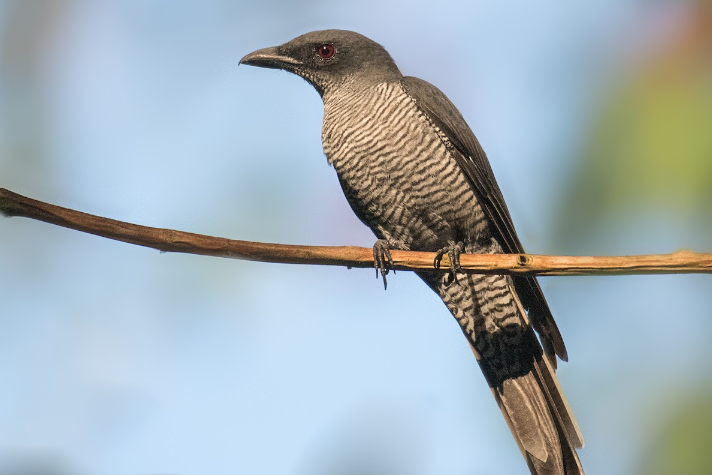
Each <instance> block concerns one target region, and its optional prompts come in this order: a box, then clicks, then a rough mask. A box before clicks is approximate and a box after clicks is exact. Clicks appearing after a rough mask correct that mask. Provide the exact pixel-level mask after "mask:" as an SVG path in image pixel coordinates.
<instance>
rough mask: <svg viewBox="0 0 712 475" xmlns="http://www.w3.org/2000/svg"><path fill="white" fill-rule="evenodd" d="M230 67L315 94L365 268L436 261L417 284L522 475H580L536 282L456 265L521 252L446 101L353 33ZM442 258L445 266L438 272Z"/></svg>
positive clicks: (308, 40)
mask: <svg viewBox="0 0 712 475" xmlns="http://www.w3.org/2000/svg"><path fill="white" fill-rule="evenodd" d="M240 63H241V64H249V65H252V66H260V67H264V68H274V69H283V70H286V71H289V72H292V73H294V74H296V75H298V76H301V77H302V78H304V79H305V80H306V81H307V82H309V83H310V84H311V85H312V86H314V88H316V90H317V91H318V92H319V94H320V95H321V98H322V99H323V101H324V123H323V128H322V143H323V147H324V153H325V155H326V158H327V160H328V162H329V163H330V164H331V165H332V166H333V167H334V169H335V170H336V174H337V176H338V178H339V182H340V183H341V187H342V189H343V191H344V194H345V195H346V199H347V200H348V202H349V204H350V205H351V208H352V209H353V211H354V212H355V213H356V215H357V216H358V217H359V219H361V221H363V222H364V223H365V224H366V225H367V226H368V227H369V228H371V230H372V231H373V232H374V233H375V234H376V236H377V238H378V240H377V241H376V244H375V245H374V247H373V249H374V263H375V265H376V270H377V272H378V270H379V269H380V271H381V274H382V276H383V280H384V285H385V279H386V274H387V273H388V270H389V269H391V268H393V263H392V261H391V258H390V251H389V250H390V249H401V250H413V251H431V252H437V253H438V254H437V255H438V259H436V261H435V263H434V264H435V265H434V268H433V270H430V271H419V272H417V274H418V276H420V278H421V279H422V280H423V281H425V283H426V284H427V285H428V286H429V287H430V288H431V289H433V290H434V291H435V292H436V293H437V294H438V295H439V296H440V298H441V299H442V300H443V302H444V303H445V305H446V306H447V308H448V309H449V310H450V312H451V313H452V314H453V316H454V317H455V319H456V320H457V322H458V323H459V324H460V326H461V328H462V331H463V333H464V334H465V336H466V337H467V339H468V341H469V343H470V346H471V348H472V351H473V353H474V354H475V357H476V358H477V361H478V362H479V365H480V368H481V369H482V372H483V373H484V375H485V378H486V380H487V382H488V384H489V386H490V388H491V390H492V393H493V394H494V397H495V399H496V401H497V404H498V405H499V407H500V409H501V411H502V414H503V415H504V418H505V420H506V421H507V424H508V425H509V428H510V429H511V431H512V434H513V435H514V438H515V439H516V441H517V444H518V445H519V448H520V450H521V451H522V454H523V455H524V458H525V459H526V462H527V465H528V466H529V469H530V471H531V473H533V474H538V475H542V474H551V475H554V474H567V475H570V474H582V473H583V469H582V468H581V463H580V461H579V458H578V455H577V453H576V448H580V447H583V437H582V435H581V431H580V430H579V428H578V425H577V423H576V420H575V419H574V416H573V414H572V412H571V409H570V408H569V405H568V402H567V401H566V398H565V396H564V394H563V392H562V390H561V388H560V386H559V383H558V381H557V379H556V375H555V369H556V357H557V356H558V357H559V358H560V359H562V360H563V361H566V360H567V354H566V347H565V346H564V342H563V339H562V338H561V334H560V333H559V329H558V328H557V326H556V323H555V322H554V318H553V317H552V315H551V312H550V310H549V307H548V305H547V303H546V300H545V299H544V295H543V293H542V291H541V288H540V287H539V284H538V282H537V280H536V278H534V277H510V276H500V275H477V274H468V273H464V272H462V271H461V269H460V267H459V255H460V253H461V252H465V253H523V252H524V249H523V248H522V244H521V243H520V242H519V238H518V237H517V233H516V232H515V230H514V225H513V224H512V219H511V217H510V215H509V211H508V210H507V206H506V204H505V202H504V198H503V197H502V193H501V191H500V190H499V187H498V186H497V182H496V181H495V178H494V175H493V173H492V169H491V168H490V165H489V162H488V161H487V157H486V155H485V153H484V151H483V150H482V147H481V146H480V144H479V142H478V141H477V139H476V138H475V135H474V134H473V133H472V131H471V130H470V128H469V127H468V125H467V123H466V122H465V120H464V119H463V117H462V115H461V114H460V112H459V111H458V110H457V109H456V108H455V106H454V105H453V104H452V102H450V100H449V99H448V98H447V97H446V96H445V94H443V93H442V92H441V91H440V90H439V89H437V88H436V87H435V86H433V85H431V84H429V83H428V82H426V81H423V80H422V79H418V78H414V77H408V76H403V74H401V72H400V71H399V70H398V67H397V66H396V64H395V62H394V61H393V59H392V58H391V56H390V55H389V54H388V52H387V51H386V50H385V49H384V48H383V47H382V46H381V45H379V44H378V43H376V42H374V41H372V40H370V39H368V38H366V37H365V36H362V35H360V34H358V33H354V32H351V31H343V30H325V31H315V32H312V33H307V34H305V35H302V36H299V37H297V38H295V39H293V40H291V41H289V42H287V43H285V44H283V45H281V46H276V47H272V48H265V49H261V50H259V51H255V52H254V53H250V54H248V55H247V56H245V57H244V58H242V60H241V61H240ZM445 254H447V255H448V257H449V260H450V262H451V268H450V269H449V270H444V269H443V270H440V269H439V264H440V260H441V258H442V257H443V256H444V255H445ZM534 330H536V331H537V333H538V334H539V338H537V337H536V335H535V334H534Z"/></svg>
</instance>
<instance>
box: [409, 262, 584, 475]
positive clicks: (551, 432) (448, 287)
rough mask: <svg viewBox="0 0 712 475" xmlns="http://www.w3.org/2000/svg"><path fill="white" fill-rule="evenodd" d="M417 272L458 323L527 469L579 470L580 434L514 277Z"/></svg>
mask: <svg viewBox="0 0 712 475" xmlns="http://www.w3.org/2000/svg"><path fill="white" fill-rule="evenodd" d="M418 275H419V276H420V277H421V278H422V279H423V280H424V281H425V282H426V283H427V284H428V285H429V286H430V287H431V288H432V289H433V290H435V291H436V292H438V293H439V294H440V296H441V298H442V299H443V301H444V302H445V304H446V305H447V306H448V308H449V309H450V311H451V312H452V314H453V316H455V319H456V320H457V321H458V322H459V323H460V325H461V327H462V330H463V332H464V333H465V335H466V336H467V338H468V340H469V342H470V346H471V348H472V351H473V353H474V354H475V357H476V358H477V362H478V363H479V365H480V368H481V369H482V372H483V374H484V376H485V379H487V382H488V384H489V386H490V388H491V390H492V393H493V394H494V397H495V400H496V401H497V404H498V405H499V408H500V409H501V411H502V414H503V415H504V418H505V420H506V421H507V424H508V425H509V428H510V430H511V432H512V434H513V436H514V438H515V440H516V441H517V445H519V449H520V450H521V451H522V454H523V455H524V458H525V460H526V461H527V464H528V465H529V469H530V471H531V473H532V474H534V475H583V469H582V468H581V462H580V461H579V458H578V455H577V454H576V449H577V448H580V447H583V436H582V435H581V431H580V430H579V428H578V425H577V424H576V420H575V419H574V416H573V413H572V412H571V409H570V408H569V404H568V402H567V401H566V397H565V396H564V393H563V391H562V390H561V387H560V386H559V382H558V380H557V379H556V373H555V371H554V367H553V366H552V363H551V361H549V359H548V358H549V356H547V355H546V354H545V353H544V351H543V349H542V345H541V343H540V342H539V340H538V339H537V337H536V335H535V334H534V330H533V329H532V326H531V325H530V323H529V319H528V317H527V313H526V312H525V311H524V308H523V307H522V304H521V302H520V301H519V298H518V296H517V293H516V291H515V289H514V285H513V281H512V278H511V277H507V276H497V275H477V274H464V273H458V274H457V279H458V280H457V282H449V281H448V279H446V278H443V277H442V274H436V273H428V272H419V273H418ZM552 357H553V358H555V356H552Z"/></svg>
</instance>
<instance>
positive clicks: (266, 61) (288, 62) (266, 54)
mask: <svg viewBox="0 0 712 475" xmlns="http://www.w3.org/2000/svg"><path fill="white" fill-rule="evenodd" d="M238 64H247V65H249V66H257V67H260V68H271V69H286V70H287V71H292V70H294V68H296V67H297V66H300V65H301V63H300V62H299V61H297V60H296V59H294V58H291V57H289V56H284V55H282V54H280V53H279V47H277V46H273V47H271V48H264V49H260V50H257V51H255V52H253V53H250V54H248V55H247V56H245V57H244V58H242V59H241V60H240V62H239V63H238Z"/></svg>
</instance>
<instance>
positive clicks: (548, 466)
mask: <svg viewBox="0 0 712 475" xmlns="http://www.w3.org/2000/svg"><path fill="white" fill-rule="evenodd" d="M472 350H473V353H475V356H477V352H476V351H475V350H474V348H473V349H472ZM491 390H492V394H493V395H494V398H495V400H496V401H497V405H498V406H499V408H500V410H501V411H502V415H503V416H504V419H505V420H506V421H507V425H508V426H509V429H510V431H511V432H512V435H513V436H514V439H515V440H516V441H517V445H518V446H519V450H521V452H522V455H523V456H524V459H525V460H526V462H527V465H528V466H529V470H530V471H531V473H532V474H536V475H583V473H584V472H583V468H582V466H581V462H580V460H579V457H578V454H577V453H576V449H577V448H580V447H583V439H582V438H581V434H580V432H579V431H578V426H577V424H576V421H575V420H574V419H573V417H572V415H571V411H570V409H569V407H568V403H567V401H566V397H565V396H564V395H563V393H562V392H561V388H559V385H558V381H556V375H555V374H554V373H553V371H552V370H551V366H550V365H549V363H548V361H546V358H543V359H542V361H540V362H537V363H536V364H535V369H534V370H533V371H531V372H529V373H527V374H525V375H522V376H519V377H516V378H512V379H507V380H505V381H503V382H502V384H501V385H500V386H499V387H492V388H491ZM572 427H573V428H575V429H574V430H573V431H572V430H571V428H572Z"/></svg>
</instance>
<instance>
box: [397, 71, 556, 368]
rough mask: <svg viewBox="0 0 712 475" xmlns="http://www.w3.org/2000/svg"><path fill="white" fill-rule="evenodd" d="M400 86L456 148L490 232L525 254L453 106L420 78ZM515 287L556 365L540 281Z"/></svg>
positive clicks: (552, 327) (520, 281) (518, 281)
mask: <svg viewBox="0 0 712 475" xmlns="http://www.w3.org/2000/svg"><path fill="white" fill-rule="evenodd" d="M401 85H402V86H403V88H404V89H405V91H406V93H407V94H408V95H409V96H410V97H411V98H412V99H413V100H414V101H415V103H416V104H417V105H418V107H419V108H420V109H421V111H422V112H423V113H424V114H425V116H426V117H427V118H428V119H429V120H430V121H431V122H432V123H433V125H434V126H436V127H437V128H438V129H440V132H441V134H442V135H443V137H444V138H445V139H447V141H448V142H449V143H450V145H451V146H452V147H453V148H454V149H455V151H456V153H455V156H456V158H457V161H458V163H459V165H460V167H461V168H462V170H463V171H464V172H465V174H466V175H467V178H468V180H469V181H470V184H471V185H472V188H473V190H474V192H475V194H476V195H477V198H478V201H479V202H480V204H481V205H482V207H483V208H484V211H485V214H486V215H487V217H488V218H489V219H490V221H491V222H492V224H493V225H494V229H493V231H494V233H495V235H496V237H497V240H498V241H499V242H500V244H501V245H502V247H503V248H504V251H505V252H507V253H510V254H521V253H524V249H523V247H522V243H521V242H520V241H519V238H518V237H517V232H516V231H515V230H514V224H513V223H512V218H511V216H510V215H509V210H507V205H506V204H505V202H504V197H503V196H502V192H501V191H500V189H499V186H497V181H496V180H495V178H494V173H493V172H492V168H491V167H490V164H489V161H488V160H487V156H486V155H485V152H484V150H483V149H482V146H481V145H480V143H479V142H478V141H477V138H476V137H475V134H474V133H472V130H470V127H469V126H468V125H467V122H465V119H464V118H463V117H462V115H461V114H460V112H459V111H458V110H457V108H456V107H455V105H454V104H453V103H452V102H451V101H450V100H449V99H448V98H447V96H445V94H443V93H442V91H440V90H439V89H438V88H436V87H435V86H433V85H432V84H430V83H429V82H427V81H424V80H422V79H418V78H414V77H408V76H407V77H404V78H403V79H402V80H401ZM514 287H515V289H516V291H517V294H518V295H519V298H520V299H521V301H522V303H523V305H524V306H525V308H527V309H528V310H529V318H530V320H531V322H532V325H533V326H534V329H535V330H536V331H537V333H539V335H540V337H541V340H542V345H543V347H544V351H545V353H546V354H547V356H549V359H550V361H551V363H552V365H554V367H556V358H555V356H554V354H556V355H558V356H559V358H561V359H562V360H563V361H567V360H568V356H567V353H566V346H565V345H564V340H563V339H562V338H561V334H560V333H559V329H558V327H557V326H556V322H555V321H554V317H553V316H552V314H551V311H550V310H549V305H548V304H547V303H546V299H545V298H544V294H543V292H542V291H541V287H539V282H538V281H537V280H536V278H535V277H515V278H514Z"/></svg>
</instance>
